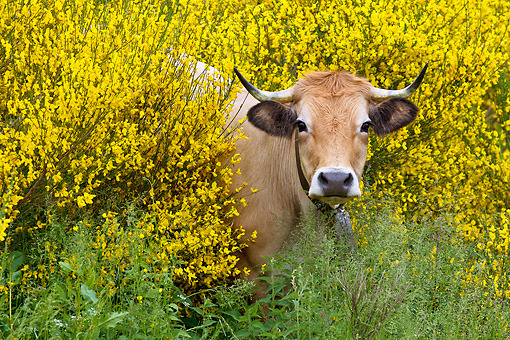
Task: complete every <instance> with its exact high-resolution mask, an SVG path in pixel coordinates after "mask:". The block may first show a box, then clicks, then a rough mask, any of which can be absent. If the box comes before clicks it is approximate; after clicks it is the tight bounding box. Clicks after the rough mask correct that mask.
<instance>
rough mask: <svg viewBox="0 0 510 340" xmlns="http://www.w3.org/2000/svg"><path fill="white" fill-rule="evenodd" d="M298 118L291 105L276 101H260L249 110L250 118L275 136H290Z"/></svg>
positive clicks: (257, 125) (258, 126) (253, 122)
mask: <svg viewBox="0 0 510 340" xmlns="http://www.w3.org/2000/svg"><path fill="white" fill-rule="evenodd" d="M296 119H297V115H296V112H295V111H294V110H293V109H292V108H291V107H289V106H287V105H283V104H280V103H277V102H274V101H264V102H260V103H258V104H257V105H255V106H254V107H252V108H251V109H250V110H249V111H248V120H249V122H250V123H252V124H253V125H255V126H256V127H257V128H259V129H261V130H262V131H265V132H267V133H269V134H270V135H273V136H289V135H290V134H291V133H292V127H293V124H294V122H295V121H296Z"/></svg>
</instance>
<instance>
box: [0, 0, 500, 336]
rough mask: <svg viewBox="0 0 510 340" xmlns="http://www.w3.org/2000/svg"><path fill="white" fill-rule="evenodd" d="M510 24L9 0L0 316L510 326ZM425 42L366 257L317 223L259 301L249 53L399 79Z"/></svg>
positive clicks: (341, 12)
mask: <svg viewBox="0 0 510 340" xmlns="http://www.w3.org/2000/svg"><path fill="white" fill-rule="evenodd" d="M509 25H510V1H502V0H479V1H474V0H463V1H457V0H454V1H450V2H446V1H437V0H432V1H425V0H417V1H411V2H410V1H402V0H385V1H379V0H376V1H360V2H358V1H350V0H330V1H320V0H317V1H306V0H301V1H292V0H280V1H265V0H258V1H251V0H244V1H238V0H225V1H196V0H190V1H164V0H162V1H148V0H139V1H131V0H121V1H111V2H110V1H102V2H100V1H82V0H69V1H60V0H56V1H52V0H35V1H21V0H12V1H11V0H9V1H7V0H0V242H1V244H2V246H3V247H2V261H1V264H0V266H1V268H0V334H1V336H2V337H3V338H18V339H19V338H38V337H42V338H64V339H65V338H83V339H95V338H121V337H124V338H133V336H134V335H135V334H136V335H138V336H139V338H164V337H167V338H171V339H173V338H178V337H183V338H214V337H216V338H243V337H245V338H250V337H254V336H267V337H274V338H279V337H284V338H300V337H308V338H332V337H337V338H338V337H344V336H351V337H362V338H370V337H377V336H380V337H382V338H388V337H391V336H394V337H395V338H406V337H424V338H442V337H445V338H451V337H452V336H455V337H468V338H472V337H473V336H474V335H478V336H480V337H486V338H508V337H510V329H509V326H510V325H509V321H508V320H510V315H509V314H508V312H507V311H508V310H510V306H509V300H510V257H509V246H510V232H509V225H510V149H509V148H510V96H509V94H508V91H509V90H510V68H509V63H508V62H509V58H510V54H509V53H510V32H508V27H509ZM197 61H200V62H204V63H206V64H207V65H210V66H211V67H214V68H215V70H216V73H215V75H214V76H213V75H211V73H208V72H207V71H204V70H202V69H200V68H198V67H197V64H196V63H197ZM426 62H428V63H429V68H428V71H427V74H426V77H425V80H424V82H423V84H422V85H421V87H420V89H419V90H418V91H417V92H416V93H415V94H414V95H413V97H412V98H411V99H412V100H413V101H414V102H415V103H416V104H417V105H418V106H419V107H420V113H419V116H418V118H417V121H416V122H415V123H414V124H412V125H410V126H409V127H407V128H405V129H403V130H402V131H399V132H398V133H397V134H395V135H393V136H390V137H387V138H384V139H378V138H376V137H375V136H372V137H371V140H370V147H369V158H368V160H367V165H366V169H365V173H364V178H363V182H364V194H363V197H362V198H361V199H359V200H357V201H355V202H352V203H351V204H350V205H349V207H347V209H348V210H349V211H350V212H351V217H352V219H353V224H354V228H355V232H356V234H357V237H358V242H359V248H360V258H359V259H360V261H357V262H356V261H353V262H349V261H347V262H342V261H340V260H339V259H338V258H336V257H335V256H333V255H331V252H330V250H331V249H329V248H328V247H329V246H328V245H329V244H330V243H328V242H327V241H325V242H310V243H309V244H306V245H305V247H304V248H303V249H308V250H307V251H308V253H305V254H303V258H304V259H305V261H304V264H295V263H291V264H290V265H289V266H290V267H292V268H295V269H294V270H293V271H287V270H283V271H282V273H284V275H283V276H282V277H278V278H276V277H269V278H266V279H267V280H268V281H269V282H270V287H271V291H270V293H269V294H268V300H267V301H262V302H260V303H258V302H257V303H253V304H249V303H248V302H247V301H248V299H247V296H248V295H249V292H250V289H252V287H251V286H250V284H248V283H246V282H242V281H241V282H238V281H236V282H235V283H234V280H235V278H236V277H239V276H241V277H242V276H243V275H244V273H243V270H240V269H238V268H236V267H235V265H236V262H237V258H236V256H235V253H236V252H237V251H239V250H240V249H242V248H244V247H249V245H250V243H251V242H256V234H254V235H245V232H244V230H243V229H242V228H241V229H234V228H233V227H232V221H233V219H234V218H235V216H236V215H238V214H239V211H241V209H242V206H243V204H244V201H243V200H242V199H236V198H235V197H242V194H241V196H235V197H234V194H235V192H231V191H229V189H228V185H229V184H230V183H231V179H232V177H233V176H238V175H239V174H235V173H232V171H231V165H232V164H234V163H235V162H237V161H238V160H239V156H238V155H237V154H236V151H235V146H234V145H235V141H236V140H237V139H238V138H243V135H242V129H239V128H238V127H237V126H227V125H226V121H227V120H228V114H229V111H230V108H231V105H232V100H233V99H234V98H235V97H236V95H237V93H238V92H239V86H240V85H239V84H238V83H237V82H236V81H234V78H233V72H232V70H233V68H234V66H236V67H237V68H238V69H240V70H241V71H242V72H243V74H245V75H246V76H247V78H249V79H250V80H252V81H253V83H254V84H255V85H256V86H258V87H260V88H263V89H266V90H277V89H282V88H286V87H288V86H290V85H292V84H293V83H294V82H295V81H296V79H298V78H299V77H301V76H302V75H303V74H304V73H306V72H307V71H310V70H325V69H333V70H337V69H345V70H348V71H351V72H353V73H355V74H357V75H360V76H363V77H366V78H367V79H368V80H369V81H370V82H371V83H372V84H373V85H375V86H378V87H382V88H388V89H396V88H402V87H404V86H405V85H407V84H408V83H409V82H410V81H411V80H412V79H414V77H415V76H416V75H417V74H418V72H419V70H420V69H421V68H422V67H423V65H424V64H425V63H426ZM249 187H250V184H249V183H247V184H246V188H237V190H236V191H238V192H239V191H241V193H244V192H247V193H246V194H248V193H249V192H250V190H249ZM316 223H317V221H307V224H308V225H315V224H316ZM311 234H313V231H311ZM310 237H313V235H311V236H310ZM314 243H315V244H317V243H321V244H322V246H323V247H325V248H321V249H320V250H312V249H311V248H312V244H314ZM316 251H323V252H326V255H325V256H322V257H320V258H321V259H329V260H328V261H329V262H327V263H322V265H321V266H320V268H322V269H324V270H326V269H325V268H327V270H330V271H328V272H317V270H318V269H317V268H318V267H319V266H314V265H311V264H310V265H307V261H306V259H307V258H317V254H316V253H314V252H316ZM279 261H280V262H278V261H277V262H274V261H272V262H271V266H275V267H279V266H282V268H283V267H284V266H283V264H282V263H287V262H286V261H290V260H289V259H288V258H287V259H286V258H283V259H280V260H279ZM322 261H325V260H322ZM287 264H288V263H287ZM333 264H334V265H333ZM289 266H287V267H289ZM314 268H315V269H314ZM248 270H249V269H245V270H244V272H246V271H248ZM338 270H340V272H338ZM285 273H286V274H285ZM381 273H383V274H381ZM384 273H388V275H390V274H394V277H393V278H394V279H395V280H394V285H390V286H389V288H388V289H386V288H384V287H385V286H384V282H386V281H384V280H383V277H387V276H388V275H386V276H385V275H384ZM312 274H313V275H312ZM285 275H286V276H285ZM314 275H315V276H314ZM313 277H321V278H323V282H319V281H318V280H317V279H316V278H315V279H314V278H313ZM283 286H290V287H292V288H291V290H290V292H288V293H285V291H284V290H283V288H282V287H283ZM356 287H357V288H356ZM360 287H365V288H363V289H364V290H363V292H365V291H370V289H372V290H371V292H372V293H366V294H365V295H363V294H362V293H360V292H361V290H359V291H357V290H356V289H361V288H360ZM367 287H368V288H367ZM381 287H382V288H381ZM383 288H384V289H383ZM356 292H358V293H356ZM382 292H384V294H387V295H388V294H389V296H390V297H393V299H391V298H387V299H385V298H384V297H383V295H384V294H383V293H382ZM351 293H352V294H351ZM392 294H393V295H392ZM349 296H350V297H351V299H350V298H349ZM353 296H358V297H359V296H365V297H366V301H365V302H363V301H361V300H356V301H354V300H353V299H352V297H353ZM384 296H386V295H384ZM386 297H387V296H386ZM317 300H319V301H323V302H324V301H325V305H322V307H321V308H322V309H321V308H319V306H318V305H317ZM390 300H391V301H393V302H394V303H392V304H389V303H388V304H386V302H387V301H390ZM314 301H315V302H314ZM385 301H386V302H385ZM362 302H363V303H366V304H365V305H364V306H369V307H366V308H365V309H363V310H364V311H365V312H366V311H367V310H369V311H373V313H368V314H363V313H362V312H361V310H362V309H357V308H355V307H356V306H358V305H357V304H359V303H362ZM397 302H398V303H397ZM263 303H265V304H266V305H265V307H264V306H263ZM377 303H380V305H378V304H377ZM268 305H269V307H268ZM324 306H326V307H324ZM334 306H336V307H334ZM379 306H382V307H381V308H379ZM268 308H269V311H270V314H271V313H272V314H271V316H272V318H270V320H266V322H261V318H263V316H262V315H264V312H263V310H265V311H266V312H267V310H268ZM370 308H372V309H370ZM420 308H421V309H420ZM452 309H454V310H458V311H459V313H457V314H452V313H450V312H449V311H450V310H452ZM366 318H368V319H366ZM396 320H399V321H396ZM418 321H419V322H421V323H420V325H421V326H418V325H416V324H414V323H413V322H418ZM414 331H416V332H421V333H412V332H414ZM321 332H322V333H321ZM328 332H331V333H328Z"/></svg>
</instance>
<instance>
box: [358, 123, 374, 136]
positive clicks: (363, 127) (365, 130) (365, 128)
mask: <svg viewBox="0 0 510 340" xmlns="http://www.w3.org/2000/svg"><path fill="white" fill-rule="evenodd" d="M372 125H374V124H373V123H372V122H371V121H369V120H367V121H366V122H364V123H363V124H361V129H360V132H362V133H368V129H369V128H370V126H372Z"/></svg>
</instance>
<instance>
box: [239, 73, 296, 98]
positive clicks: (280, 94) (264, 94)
mask: <svg viewBox="0 0 510 340" xmlns="http://www.w3.org/2000/svg"><path fill="white" fill-rule="evenodd" d="M234 72H235V74H236V75H237V78H239V80H240V81H241V83H243V86H244V88H245V89H246V90H248V92H250V94H251V95H252V96H253V97H255V99H257V100H258V101H261V102H262V101H265V100H274V101H275V102H279V103H288V102H291V101H292V99H293V98H294V87H291V88H288V89H286V90H281V91H276V92H269V91H262V90H259V89H258V88H256V87H255V86H253V85H252V84H250V82H249V81H247V80H246V79H244V77H243V76H242V75H241V73H239V71H238V70H237V68H235V67H234Z"/></svg>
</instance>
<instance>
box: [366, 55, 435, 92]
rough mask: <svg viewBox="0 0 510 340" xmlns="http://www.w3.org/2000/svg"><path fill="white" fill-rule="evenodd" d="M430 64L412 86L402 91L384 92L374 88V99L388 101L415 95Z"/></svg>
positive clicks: (426, 65)
mask: <svg viewBox="0 0 510 340" xmlns="http://www.w3.org/2000/svg"><path fill="white" fill-rule="evenodd" d="M428 65H429V63H426V64H425V66H424V67H423V69H422V70H421V72H420V74H419V75H418V77H416V79H415V80H414V81H413V83H412V84H411V85H409V86H408V87H406V88H404V89H402V90H384V89H379V88H377V87H373V86H372V98H374V99H387V98H395V97H399V98H407V97H409V96H410V95H412V94H413V92H414V91H416V89H417V88H418V87H419V86H420V84H421V81H422V80H423V77H424V76H425V71H427V67H428Z"/></svg>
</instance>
